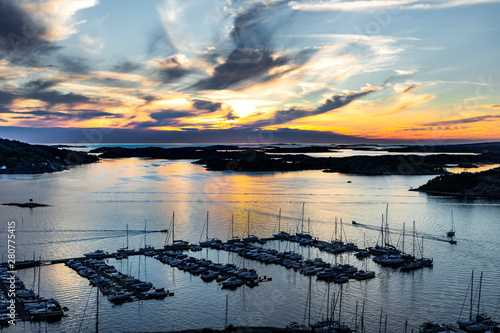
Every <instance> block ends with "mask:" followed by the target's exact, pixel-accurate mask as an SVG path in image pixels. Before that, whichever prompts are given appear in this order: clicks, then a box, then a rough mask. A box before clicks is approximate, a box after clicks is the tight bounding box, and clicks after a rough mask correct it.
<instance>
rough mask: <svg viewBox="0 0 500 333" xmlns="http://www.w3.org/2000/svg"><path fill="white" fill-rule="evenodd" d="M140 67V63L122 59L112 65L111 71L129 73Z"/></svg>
mask: <svg viewBox="0 0 500 333" xmlns="http://www.w3.org/2000/svg"><path fill="white" fill-rule="evenodd" d="M139 68H141V65H140V64H135V63H133V62H130V61H122V62H118V63H116V64H115V65H113V67H112V69H111V71H113V72H119V73H130V72H133V71H135V70H137V69H139Z"/></svg>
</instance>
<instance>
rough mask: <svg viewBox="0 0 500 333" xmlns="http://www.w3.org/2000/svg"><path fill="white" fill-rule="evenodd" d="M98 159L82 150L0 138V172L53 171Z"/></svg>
mask: <svg viewBox="0 0 500 333" xmlns="http://www.w3.org/2000/svg"><path fill="white" fill-rule="evenodd" d="M98 160H99V158H97V157H96V156H92V155H89V154H87V153H83V152H75V151H72V150H66V149H57V148H53V147H49V146H43V145H30V144H27V143H22V142H19V141H12V140H6V139H0V174H2V173H3V174H5V173H7V174H33V173H44V172H55V171H62V170H65V169H68V168H70V167H71V166H74V165H80V164H86V163H93V162H97V161H98Z"/></svg>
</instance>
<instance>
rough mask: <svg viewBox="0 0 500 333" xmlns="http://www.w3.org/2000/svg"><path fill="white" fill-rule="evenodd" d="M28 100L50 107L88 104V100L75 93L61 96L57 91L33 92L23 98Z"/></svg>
mask: <svg viewBox="0 0 500 333" xmlns="http://www.w3.org/2000/svg"><path fill="white" fill-rule="evenodd" d="M23 97H24V98H28V99H37V100H39V101H43V102H46V103H48V104H50V105H55V104H79V103H88V102H90V101H91V100H90V98H88V97H86V96H84V95H80V94H75V93H72V92H70V93H67V94H63V93H60V92H58V91H53V90H51V91H35V92H30V93H27V94H25V95H24V96H23Z"/></svg>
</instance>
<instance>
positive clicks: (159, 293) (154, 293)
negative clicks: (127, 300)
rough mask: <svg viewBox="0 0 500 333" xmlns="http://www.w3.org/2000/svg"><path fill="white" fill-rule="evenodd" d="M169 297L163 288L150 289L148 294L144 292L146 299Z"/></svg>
mask: <svg viewBox="0 0 500 333" xmlns="http://www.w3.org/2000/svg"><path fill="white" fill-rule="evenodd" d="M169 295H170V293H169V292H168V291H165V288H156V289H151V290H149V291H148V292H146V298H154V299H161V298H165V297H167V296H169Z"/></svg>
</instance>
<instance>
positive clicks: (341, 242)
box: [340, 218, 343, 243]
mask: <svg viewBox="0 0 500 333" xmlns="http://www.w3.org/2000/svg"><path fill="white" fill-rule="evenodd" d="M340 242H341V243H343V241H342V218H340Z"/></svg>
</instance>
